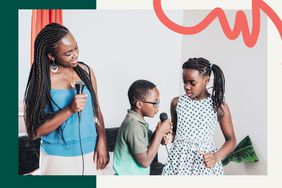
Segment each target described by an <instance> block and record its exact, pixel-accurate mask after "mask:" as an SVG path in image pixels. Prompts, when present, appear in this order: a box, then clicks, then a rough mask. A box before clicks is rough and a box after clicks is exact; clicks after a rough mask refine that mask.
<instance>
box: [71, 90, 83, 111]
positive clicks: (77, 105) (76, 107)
mask: <svg viewBox="0 0 282 188" xmlns="http://www.w3.org/2000/svg"><path fill="white" fill-rule="evenodd" d="M86 97H87V95H85V94H77V95H75V96H74V98H73V100H72V103H71V105H70V109H71V110H72V112H73V113H75V112H80V111H81V110H82V109H83V108H84V107H85V104H86Z"/></svg>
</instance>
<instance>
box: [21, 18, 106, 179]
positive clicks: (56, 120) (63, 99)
mask: <svg viewBox="0 0 282 188" xmlns="http://www.w3.org/2000/svg"><path fill="white" fill-rule="evenodd" d="M78 56H79V48H78V45H77V42H76V40H75V38H74V37H73V35H72V34H71V33H70V32H69V30H68V29H67V28H66V27H64V26H62V25H60V24H56V23H52V24H49V25H47V26H45V27H44V28H43V29H42V30H41V31H40V33H39V34H38V36H37V37H36V40H35V45H34V62H33V65H32V67H31V72H30V75H29V79H28V83H27V88H26V92H25V99H24V103H25V123H26V129H27V133H28V136H29V137H30V138H31V139H36V138H41V146H40V148H41V149H40V164H39V166H40V171H41V174H43V175H59V174H60V175H78V174H82V175H83V174H92V175H95V174H97V170H96V169H103V168H105V166H106V165H107V163H108V161H109V155H108V150H107V145H106V135H105V128H104V121H103V116H102V113H101V111H100V107H99V102H98V97H97V85H96V79H95V75H94V72H93V70H92V69H91V68H89V67H88V66H87V65H86V64H84V63H82V62H79V61H78ZM77 81H82V82H83V83H84V84H85V88H84V90H83V94H77V93H76V89H75V88H74V85H75V83H76V82H77ZM78 112H79V113H80V116H81V118H79V115H78Z"/></svg>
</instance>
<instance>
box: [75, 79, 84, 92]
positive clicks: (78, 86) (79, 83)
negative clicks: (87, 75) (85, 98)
mask: <svg viewBox="0 0 282 188" xmlns="http://www.w3.org/2000/svg"><path fill="white" fill-rule="evenodd" d="M75 89H76V93H77V94H82V93H83V89H84V83H83V81H81V80H79V81H77V82H76V83H75Z"/></svg>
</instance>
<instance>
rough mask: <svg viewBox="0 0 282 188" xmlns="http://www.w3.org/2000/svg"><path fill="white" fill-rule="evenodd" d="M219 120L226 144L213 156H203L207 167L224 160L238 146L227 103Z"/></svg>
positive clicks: (219, 115)
mask: <svg viewBox="0 0 282 188" xmlns="http://www.w3.org/2000/svg"><path fill="white" fill-rule="evenodd" d="M218 120H219V124H220V128H221V131H222V133H223V135H224V138H225V142H224V144H223V145H222V147H221V148H220V149H219V150H218V151H217V152H215V153H213V154H203V157H204V160H205V163H206V166H207V167H213V166H214V165H215V163H216V162H218V161H220V160H222V159H223V158H224V157H226V156H227V155H228V154H229V153H230V152H232V151H233V150H234V148H235V146H236V138H235V133H234V130H233V124H232V118H231V113H230V110H229V108H228V105H227V104H226V103H224V104H223V105H222V110H221V109H219V110H218Z"/></svg>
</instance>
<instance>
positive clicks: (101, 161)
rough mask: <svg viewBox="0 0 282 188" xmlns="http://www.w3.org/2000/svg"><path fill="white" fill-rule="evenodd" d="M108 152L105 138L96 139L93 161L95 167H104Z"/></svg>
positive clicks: (107, 160) (107, 159) (107, 161)
mask: <svg viewBox="0 0 282 188" xmlns="http://www.w3.org/2000/svg"><path fill="white" fill-rule="evenodd" d="M109 161H110V158H109V152H108V149H107V143H106V140H105V139H98V143H97V145H96V150H95V152H94V162H96V167H97V169H101V170H102V169H104V168H105V167H106V166H107V164H108V163H109Z"/></svg>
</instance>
